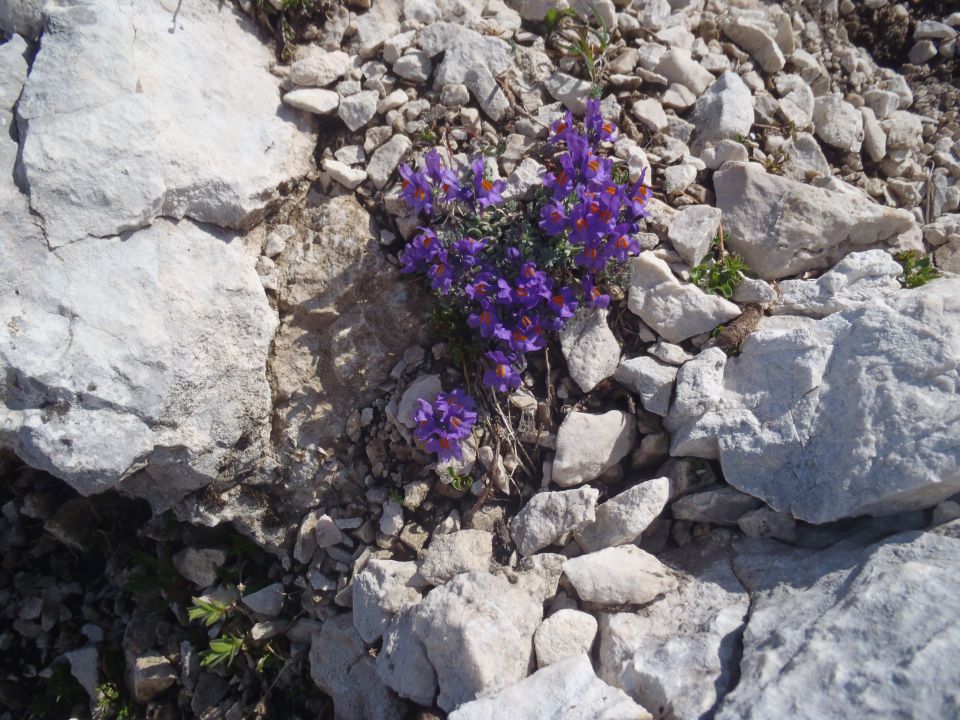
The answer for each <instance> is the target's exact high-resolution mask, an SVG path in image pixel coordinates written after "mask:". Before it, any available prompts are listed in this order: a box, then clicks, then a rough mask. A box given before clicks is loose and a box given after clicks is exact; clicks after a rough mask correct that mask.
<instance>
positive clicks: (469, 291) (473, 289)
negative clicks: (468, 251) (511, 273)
mask: <svg viewBox="0 0 960 720" xmlns="http://www.w3.org/2000/svg"><path fill="white" fill-rule="evenodd" d="M496 286H497V278H495V277H494V276H493V274H492V273H489V272H482V273H480V274H479V275H477V276H476V277H475V278H474V279H473V282H470V283H467V285H466V287H465V288H464V289H463V291H464V293H466V295H467V297H468V298H470V299H471V300H476V301H478V302H479V301H483V300H486V299H487V298H489V297H490V296H491V295H492V294H493V291H494V288H496Z"/></svg>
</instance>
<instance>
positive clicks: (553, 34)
mask: <svg viewBox="0 0 960 720" xmlns="http://www.w3.org/2000/svg"><path fill="white" fill-rule="evenodd" d="M590 11H591V12H592V13H593V16H594V17H595V18H596V20H597V24H598V25H599V27H593V26H592V25H591V24H589V23H587V22H583V21H581V20H580V19H579V18H578V17H577V13H576V12H574V11H573V10H572V9H570V8H565V9H563V10H559V9H557V8H551V9H550V10H547V13H546V15H544V18H543V22H544V25H545V26H546V28H547V37H548V39H553V42H554V45H555V46H556V48H557V49H558V50H560V52H562V53H563V54H564V55H567V56H568V57H576V58H580V60H581V61H582V62H583V64H584V66H585V67H586V69H587V75H588V76H589V78H590V97H592V98H595V99H599V98H600V97H601V96H602V94H603V65H604V59H605V54H606V52H607V49H608V48H609V47H610V40H611V38H610V32H609V30H608V29H607V23H606V22H605V21H604V19H603V17H601V16H600V14H599V13H598V12H597V11H596V10H595V9H594V8H592V7H591V8H590Z"/></svg>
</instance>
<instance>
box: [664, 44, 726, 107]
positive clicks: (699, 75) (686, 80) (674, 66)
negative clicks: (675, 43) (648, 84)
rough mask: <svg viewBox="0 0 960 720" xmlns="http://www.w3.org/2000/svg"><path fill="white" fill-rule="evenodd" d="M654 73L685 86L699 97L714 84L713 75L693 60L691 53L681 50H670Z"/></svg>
mask: <svg viewBox="0 0 960 720" xmlns="http://www.w3.org/2000/svg"><path fill="white" fill-rule="evenodd" d="M654 72H656V73H657V74H659V75H663V76H664V77H665V78H667V80H668V81H669V82H671V83H679V84H680V85H684V86H685V87H686V88H687V89H688V90H690V91H691V92H692V93H693V94H694V95H696V96H697V97H699V96H700V95H702V94H703V91H704V90H706V89H707V87H708V86H709V85H710V83H712V82H713V75H711V74H710V72H709V71H708V70H705V69H704V68H703V66H701V65H700V63H698V62H697V61H696V60H694V59H693V58H691V57H690V53H689V51H687V50H683V49H681V48H672V49H670V50H668V51H667V52H666V54H664V56H663V57H662V58H661V59H660V62H659V63H657V66H656V68H655V69H654Z"/></svg>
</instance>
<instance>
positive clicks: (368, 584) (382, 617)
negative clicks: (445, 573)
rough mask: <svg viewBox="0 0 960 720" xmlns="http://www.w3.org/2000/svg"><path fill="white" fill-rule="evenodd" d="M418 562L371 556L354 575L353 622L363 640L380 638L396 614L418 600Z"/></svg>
mask: <svg viewBox="0 0 960 720" xmlns="http://www.w3.org/2000/svg"><path fill="white" fill-rule="evenodd" d="M426 584H427V583H426V582H425V581H424V579H423V577H422V576H421V575H420V574H419V573H418V572H417V564H416V563H413V562H398V561H396V560H381V559H373V560H370V561H369V562H368V563H367V566H366V567H365V568H364V569H363V570H362V571H360V572H359V573H358V574H357V576H356V577H354V578H353V583H352V588H353V625H354V627H356V629H357V632H358V633H359V634H360V637H361V638H363V640H364V642H368V643H373V642H376V641H377V640H379V639H380V637H381V636H382V635H383V633H384V631H385V630H386V629H387V626H388V625H389V624H390V621H391V620H392V619H393V617H394V616H395V615H397V614H398V613H400V612H402V611H403V610H406V609H407V608H409V607H412V606H414V605H416V604H417V603H419V602H420V592H419V590H420V589H421V588H423V587H425V586H426Z"/></svg>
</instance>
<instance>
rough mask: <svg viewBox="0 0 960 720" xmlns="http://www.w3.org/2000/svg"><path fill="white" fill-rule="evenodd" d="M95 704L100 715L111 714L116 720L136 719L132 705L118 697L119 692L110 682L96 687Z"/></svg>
mask: <svg viewBox="0 0 960 720" xmlns="http://www.w3.org/2000/svg"><path fill="white" fill-rule="evenodd" d="M96 704H97V710H99V711H100V713H101V714H103V715H109V714H111V713H112V715H113V717H114V718H116V720H133V718H135V717H136V709H135V708H134V706H133V704H132V703H129V702H126V701H124V700H123V698H121V697H120V690H119V689H117V686H116V685H114V684H113V683H112V682H102V683H100V684H99V685H97V701H96Z"/></svg>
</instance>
